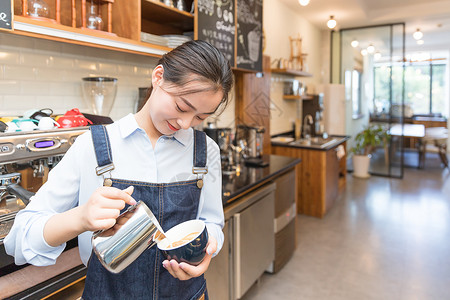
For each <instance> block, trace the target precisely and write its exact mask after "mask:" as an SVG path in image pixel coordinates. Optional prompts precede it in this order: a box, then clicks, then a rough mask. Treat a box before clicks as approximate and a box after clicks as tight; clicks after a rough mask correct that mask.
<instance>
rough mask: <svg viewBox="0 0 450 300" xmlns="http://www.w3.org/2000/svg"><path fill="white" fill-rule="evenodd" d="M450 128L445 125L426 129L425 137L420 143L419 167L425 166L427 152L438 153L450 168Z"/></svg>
mask: <svg viewBox="0 0 450 300" xmlns="http://www.w3.org/2000/svg"><path fill="white" fill-rule="evenodd" d="M447 140H448V129H447V128H445V127H430V128H426V130H425V137H424V138H422V141H421V143H419V145H420V146H419V167H420V168H424V167H425V156H426V153H427V152H435V153H438V155H439V158H440V159H441V162H442V163H443V164H444V166H445V167H446V168H448V167H449V166H448V158H447Z"/></svg>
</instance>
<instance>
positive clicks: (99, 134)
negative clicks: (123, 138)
mask: <svg viewBox="0 0 450 300" xmlns="http://www.w3.org/2000/svg"><path fill="white" fill-rule="evenodd" d="M90 130H91V136H92V142H93V143H94V150H95V156H96V158H97V167H96V168H95V172H96V173H97V175H98V176H100V175H102V174H103V173H106V172H110V171H112V170H114V164H113V161H112V153H111V144H110V142H109V136H108V132H107V131H106V128H105V126H103V125H92V126H90Z"/></svg>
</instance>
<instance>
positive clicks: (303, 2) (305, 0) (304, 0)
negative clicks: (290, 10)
mask: <svg viewBox="0 0 450 300" xmlns="http://www.w3.org/2000/svg"><path fill="white" fill-rule="evenodd" d="M298 3H300V5H301V6H306V5H308V4H309V0H298Z"/></svg>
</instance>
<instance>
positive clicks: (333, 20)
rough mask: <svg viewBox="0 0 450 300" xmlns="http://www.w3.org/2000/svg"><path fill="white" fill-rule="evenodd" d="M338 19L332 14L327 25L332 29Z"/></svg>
mask: <svg viewBox="0 0 450 300" xmlns="http://www.w3.org/2000/svg"><path fill="white" fill-rule="evenodd" d="M336 24H337V23H336V20H335V19H334V16H330V19H329V20H328V22H327V26H328V28H330V29H333V28H334V27H336Z"/></svg>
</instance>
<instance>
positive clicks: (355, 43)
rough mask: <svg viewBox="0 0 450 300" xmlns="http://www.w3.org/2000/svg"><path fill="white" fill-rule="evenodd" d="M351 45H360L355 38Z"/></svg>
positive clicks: (354, 46)
mask: <svg viewBox="0 0 450 300" xmlns="http://www.w3.org/2000/svg"><path fill="white" fill-rule="evenodd" d="M351 45H352V47H353V48H356V47H358V45H359V42H358V40H356V39H354V40H353V41H352V43H351Z"/></svg>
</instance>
